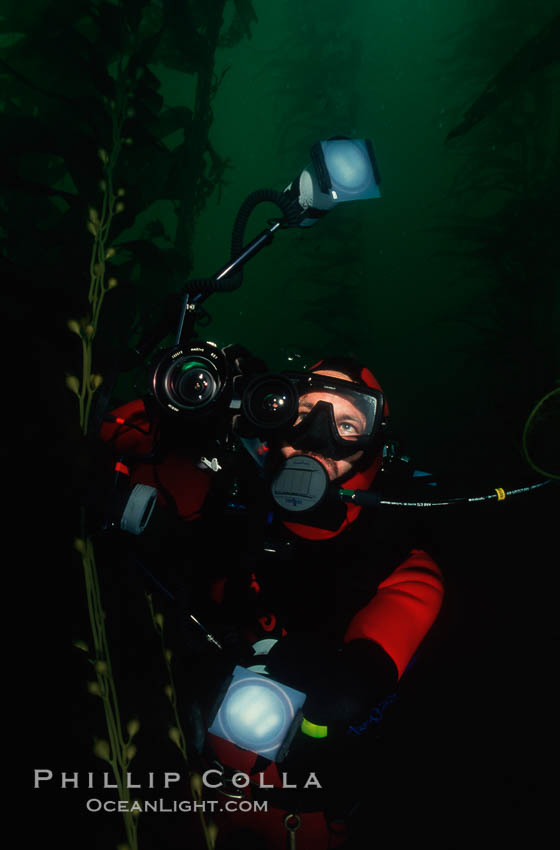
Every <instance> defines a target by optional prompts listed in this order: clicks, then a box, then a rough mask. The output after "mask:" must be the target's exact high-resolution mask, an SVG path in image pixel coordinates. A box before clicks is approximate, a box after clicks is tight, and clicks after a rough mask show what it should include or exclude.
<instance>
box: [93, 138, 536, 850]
mask: <svg viewBox="0 0 560 850" xmlns="http://www.w3.org/2000/svg"><path fill="white" fill-rule="evenodd" d="M311 160H312V161H311V165H309V166H307V167H306V168H305V169H304V170H303V171H302V172H301V174H300V175H299V176H298V177H297V179H296V180H294V181H292V183H290V184H289V186H288V187H287V188H286V189H285V190H284V191H283V192H276V191H274V190H259V191H258V192H255V193H252V194H251V195H250V196H249V197H248V198H247V199H246V200H245V202H244V203H243V204H242V206H241V208H240V211H239V213H238V216H237V219H236V222H235V225H234V230H233V236H232V251H231V258H230V261H229V262H228V263H227V264H226V265H225V266H224V267H223V268H222V269H220V270H219V271H218V272H217V273H216V274H214V275H213V276H212V277H211V278H207V279H203V280H196V281H189V282H188V283H187V285H186V286H185V287H184V289H183V291H182V293H181V309H180V315H179V321H178V326H177V330H176V335H175V339H174V343H175V344H174V345H173V346H172V347H170V348H168V349H164V350H162V351H159V352H158V353H157V354H156V355H155V357H154V359H153V360H152V363H151V365H150V371H149V375H150V378H149V380H150V389H149V392H148V393H147V394H146V395H145V396H144V397H142V398H139V399H136V400H134V401H131V402H128V403H127V404H124V405H122V406H120V407H118V408H117V409H116V410H114V411H113V412H112V413H111V414H110V415H109V416H103V417H102V418H103V420H104V421H103V424H102V426H101V428H100V435H101V439H102V441H103V444H104V446H105V447H106V449H107V450H108V452H109V455H110V472H111V477H112V483H111V487H110V488H109V493H106V492H105V494H104V497H103V499H102V500H101V501H102V502H103V511H102V513H103V518H102V524H101V527H102V528H103V535H102V536H104V540H105V541H106V543H107V546H108V547H109V548H111V547H112V548H113V550H114V551H115V552H116V553H117V558H119V557H120V554H122V555H123V557H126V558H127V562H128V563H132V564H133V565H134V568H135V572H136V574H138V570H140V572H141V574H142V576H143V577H144V578H145V580H146V581H147V582H148V583H149V586H150V588H151V589H152V590H153V588H154V586H155V587H157V588H158V590H157V593H158V607H159V608H160V610H164V611H165V618H166V623H169V622H170V621H171V622H172V623H173V624H174V625H173V626H172V628H173V629H174V634H173V635H172V638H171V640H170V645H172V646H173V647H174V655H175V659H176V664H177V669H179V670H180V671H181V675H180V676H179V677H177V683H176V684H177V690H178V705H179V709H180V711H181V712H182V715H183V718H184V725H185V727H186V729H187V738H188V750H189V753H190V758H191V760H193V761H195V762H196V767H197V770H198V771H199V772H200V774H201V776H202V781H203V785H204V800H206V801H208V802H213V801H215V802H216V804H217V807H216V808H215V809H213V810H212V815H213V817H215V818H216V820H217V822H218V828H219V832H218V839H217V844H216V850H238V848H241V847H243V848H246V850H251V848H252V850H281V848H284V847H286V846H288V847H289V848H298V850H328V849H329V848H335V847H340V848H347V850H350V849H351V848H356V847H359V846H362V839H363V838H364V830H365V831H366V833H367V839H368V843H371V838H372V836H371V834H370V833H371V823H372V820H373V821H374V823H375V839H376V840H379V838H380V835H381V834H382V829H383V824H384V823H386V822H387V820H388V819H389V820H391V819H390V818H388V816H387V807H386V803H387V802H388V797H387V794H389V795H390V794H391V791H388V792H387V791H384V786H385V784H386V779H387V772H386V771H384V770H383V766H382V761H381V759H380V755H379V743H380V739H379V734H378V732H379V729H380V728H381V722H382V721H383V725H385V715H389V714H390V713H391V711H392V710H393V703H394V702H395V701H396V699H397V694H401V693H402V692H403V690H404V687H403V685H404V684H405V683H406V681H407V677H408V676H409V674H408V672H407V671H408V670H409V668H410V667H411V665H412V664H414V663H415V661H416V658H417V654H418V650H419V647H420V646H421V644H422V642H423V641H424V639H425V638H426V636H427V635H428V633H429V632H430V629H431V628H432V626H433V624H434V622H435V620H436V618H437V616H438V613H439V611H440V607H441V605H442V600H443V581H442V574H441V570H440V568H439V566H438V563H437V562H436V561H437V558H436V557H435V555H436V550H437V543H436V541H435V539H433V535H432V533H431V531H430V528H429V526H427V525H425V524H424V523H423V522H422V521H420V517H422V520H423V519H424V517H425V515H426V513H425V511H424V509H425V508H429V507H435V506H443V505H452V504H458V503H465V504H466V503H478V504H480V503H483V502H486V501H488V500H496V501H504V500H505V499H506V498H508V497H509V496H511V495H514V494H518V493H525V492H529V491H533V490H535V489H536V488H540V487H542V486H543V483H546V482H538V483H535V484H532V485H528V486H522V487H518V488H515V489H512V490H505V489H504V488H501V487H499V488H495V489H494V491H493V492H492V493H487V494H484V495H477V496H466V497H453V498H448V497H445V498H442V497H441V496H439V495H438V494H437V492H436V494H434V490H431V491H430V490H428V489H427V488H429V487H430V486H431V485H432V484H433V482H432V481H430V479H429V476H427V474H426V473H420V472H419V471H417V470H416V471H415V470H414V469H413V467H412V464H411V463H410V461H409V459H408V458H406V457H404V456H403V455H402V454H401V452H400V450H399V447H398V442H396V440H395V439H394V437H393V436H392V435H391V430H390V425H389V408H388V404H387V400H386V398H385V395H384V393H383V390H382V388H381V386H380V384H379V382H378V380H377V379H376V377H375V376H374V374H373V373H372V372H371V371H370V370H369V369H368V368H367V367H365V366H364V365H363V364H362V363H360V362H358V361H356V360H354V359H352V358H348V357H345V356H340V357H339V356H333V357H329V358H327V359H323V360H320V361H319V362H317V363H315V364H314V365H312V366H311V367H310V368H307V369H303V370H300V371H285V372H280V373H270V372H269V371H268V369H267V366H266V364H265V363H264V362H263V361H261V360H259V359H258V358H256V357H255V356H253V355H252V354H251V353H250V352H249V351H247V349H244V348H243V347H242V346H240V345H229V346H226V347H225V348H223V349H220V348H219V347H218V346H217V345H216V344H215V343H213V342H208V341H203V340H202V339H200V338H199V337H198V335H197V334H196V333H195V324H196V322H198V323H199V324H202V323H203V320H204V318H205V311H204V310H202V308H201V304H202V302H203V301H204V300H205V299H206V298H207V297H208V296H209V295H210V294H212V293H214V292H218V291H228V290H231V289H235V288H237V287H238V286H239V285H240V284H241V277H242V274H241V271H240V269H241V268H242V266H243V265H244V264H245V263H246V262H247V261H248V260H249V259H250V258H251V257H252V256H254V255H255V254H256V252H257V251H260V250H261V249H262V248H263V247H264V246H266V245H269V244H270V242H271V240H272V238H273V236H274V234H275V233H276V232H277V231H278V230H281V229H282V228H286V227H303V228H306V227H310V226H312V225H313V224H315V223H316V222H317V221H320V220H321V218H322V217H323V216H324V215H325V214H326V213H328V211H329V210H330V209H333V208H334V207H336V206H337V205H338V204H339V203H340V202H345V201H353V200H359V199H368V198H378V197H380V191H379V182H380V180H379V173H378V169H377V166H376V162H375V158H374V156H373V150H372V147H371V143H370V142H369V140H358V141H356V140H349V139H346V138H345V137H340V136H337V137H333V138H332V139H329V140H327V141H326V142H320V143H317V144H316V145H314V146H313V148H312V150H311ZM265 201H266V202H270V201H272V202H273V203H275V204H276V205H277V206H279V207H280V209H281V210H282V218H281V219H280V220H275V221H272V222H269V225H270V226H269V227H268V228H267V229H265V230H264V231H263V232H262V233H261V234H260V235H258V236H257V237H256V238H255V239H253V240H252V241H251V242H250V243H249V244H248V245H245V242H244V229H245V225H246V222H247V219H248V217H249V215H250V213H251V212H252V210H253V209H254V207H255V206H256V205H257V204H260V203H262V202H265ZM175 306H176V305H175ZM168 324H169V317H166V318H164V320H163V322H162V325H161V326H158V327H157V328H156V329H155V330H154V331H153V332H150V334H148V336H147V338H146V340H144V341H141V342H140V343H139V345H138V346H137V348H136V349H135V353H136V354H138V355H140V356H141V357H142V358H144V357H145V356H147V355H148V354H149V352H151V351H153V349H154V346H155V345H157V344H158V343H159V342H161V340H162V339H163V338H164V337H165V336H166V335H167V334H168V333H169V327H168ZM104 387H106V388H110V382H109V381H107V382H105V383H104ZM106 392H107V393H108V392H109V389H106ZM102 393H103V390H102ZM102 393H101V394H100V396H99V397H101V395H102ZM427 492H429V493H430V496H429V497H427V496H426V493H427ZM434 495H435V499H433V498H432V497H433V496H434ZM92 501H93V502H94V503H95V504H99V500H97V499H93V500H92ZM386 506H388V507H389V506H390V507H391V508H392V507H393V506H396V507H397V509H396V510H393V509H389V510H386V509H385V507H386ZM402 508H420V509H422V510H419V511H415V510H412V511H408V510H404V511H403V510H402ZM93 513H94V515H95V511H94V512H93ZM123 532H124V533H123ZM434 537H435V536H434ZM419 666H420V665H419ZM416 669H417V670H418V668H416ZM408 681H410V679H409V678H408ZM403 702H404V700H403ZM381 740H382V739H381ZM193 754H194V756H193ZM390 755H391V754H389V758H390ZM397 780H398V783H399V784H398V786H396V787H395V789H394V790H395V794H394V796H395V800H394V801H393V804H394V807H395V808H394V809H393V814H395V815H397V816H400V814H401V813H400V809H399V802H400V781H401V777H400V775H399V776H398V777H397ZM383 794H385V796H383ZM211 795H212V796H213V797H214V798H215V800H212V799H211ZM229 803H234V804H235V806H233V807H232V806H229V805H228V804H229ZM406 803H407V807H408V808H407V811H410V805H411V800H410V795H409V798H407V801H406ZM242 804H245V806H243V805H242ZM257 804H259V805H263V806H265V807H266V808H260V809H259V808H257ZM247 805H248V806H249V809H247V807H246V806H247ZM393 828H394V818H393V820H391V822H390V823H389V824H388V825H387V829H388V832H387V840H388V841H391V840H392V835H393V832H392V830H393Z"/></svg>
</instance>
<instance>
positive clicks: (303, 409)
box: [280, 371, 366, 481]
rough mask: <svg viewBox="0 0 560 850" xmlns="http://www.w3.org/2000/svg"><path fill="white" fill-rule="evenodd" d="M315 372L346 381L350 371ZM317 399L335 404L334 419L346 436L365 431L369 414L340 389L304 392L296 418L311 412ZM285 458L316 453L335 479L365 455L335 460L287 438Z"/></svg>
mask: <svg viewBox="0 0 560 850" xmlns="http://www.w3.org/2000/svg"><path fill="white" fill-rule="evenodd" d="M314 374H316V375H324V376H325V377H327V378H340V379H341V380H343V381H347V380H348V375H345V374H343V373H342V372H330V371H324V372H323V371H318V372H314ZM318 401H328V402H329V404H332V406H333V413H334V419H335V422H336V425H337V428H338V432H339V434H340V435H341V436H342V437H344V439H347V440H353V439H356V437H359V436H361V435H362V434H363V433H364V429H365V426H366V418H365V416H364V414H363V413H362V412H361V411H360V410H358V408H357V407H355V406H354V405H353V404H352V402H351V401H350V400H349V399H348V398H345V397H344V396H341V395H338V394H337V393H330V392H327V391H326V390H324V391H320V392H319V391H317V392H310V393H306V394H305V395H302V396H301V397H300V400H299V415H298V418H297V420H296V422H295V424H296V425H299V423H300V422H302V420H303V418H304V417H305V416H306V414H307V413H309V412H310V411H311V410H312V409H313V407H314V406H315V404H317V402H318ZM280 451H281V453H282V455H283V457H284V458H286V459H287V458H289V457H294V455H306V456H307V457H313V458H315V459H316V460H318V461H319V462H320V463H322V464H323V466H324V467H325V469H326V470H327V473H328V476H329V480H330V481H334V480H335V479H337V478H342V476H344V475H347V474H348V473H349V472H350V471H351V470H352V469H353V468H354V466H355V464H356V463H357V462H358V461H359V460H360V458H361V457H362V456H363V454H364V453H363V451H359V452H356V453H355V454H353V455H350V457H345V458H343V459H342V460H334V459H333V458H331V457H325V455H322V454H320V453H319V452H312V451H300V450H299V449H295V448H294V447H293V446H290V445H289V444H288V443H286V442H284V443H283V444H282V446H281V448H280Z"/></svg>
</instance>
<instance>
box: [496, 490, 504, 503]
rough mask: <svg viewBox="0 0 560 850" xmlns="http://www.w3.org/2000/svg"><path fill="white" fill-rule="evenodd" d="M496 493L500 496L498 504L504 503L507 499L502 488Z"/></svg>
mask: <svg viewBox="0 0 560 850" xmlns="http://www.w3.org/2000/svg"><path fill="white" fill-rule="evenodd" d="M496 493H497V494H498V502H503V501H504V499H505V497H506V491H505V490H503V489H502V488H501V487H497V488H496Z"/></svg>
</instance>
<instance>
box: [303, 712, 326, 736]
mask: <svg viewBox="0 0 560 850" xmlns="http://www.w3.org/2000/svg"><path fill="white" fill-rule="evenodd" d="M301 731H302V732H303V734H304V735H309V737H310V738H326V737H327V733H328V726H317V725H316V724H315V723H311V722H310V721H309V720H306V719H305V717H304V718H303V720H302V722H301Z"/></svg>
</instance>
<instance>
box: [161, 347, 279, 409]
mask: <svg viewBox="0 0 560 850" xmlns="http://www.w3.org/2000/svg"><path fill="white" fill-rule="evenodd" d="M265 372H266V364H265V363H264V361H262V360H261V359H260V358H258V357H254V356H253V355H252V354H251V352H250V351H248V349H246V348H245V347H244V346H242V345H239V344H236V343H235V344H230V345H227V346H225V347H224V348H220V347H219V346H218V345H217V344H216V343H215V342H210V341H203V340H199V339H194V340H192V341H190V342H185V343H183V344H179V345H174V346H173V347H172V348H167V349H165V350H163V351H161V352H160V353H159V355H158V356H157V357H156V358H155V360H154V361H153V362H152V364H151V366H150V372H149V382H150V387H151V392H152V394H153V396H154V398H155V400H156V401H157V403H158V405H159V407H160V408H162V409H163V410H164V411H166V412H167V413H169V414H170V415H171V417H173V418H176V419H184V420H189V421H192V422H193V423H197V422H200V423H205V422H206V421H207V420H209V419H211V418H212V417H216V416H223V414H224V413H225V412H226V411H227V410H228V409H229V410H230V411H231V412H232V413H235V412H236V411H238V410H239V409H240V408H241V405H242V398H243V396H244V391H245V388H246V387H247V386H248V385H249V384H250V383H251V381H252V379H253V378H255V377H258V376H259V375H261V374H262V373H265Z"/></svg>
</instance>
